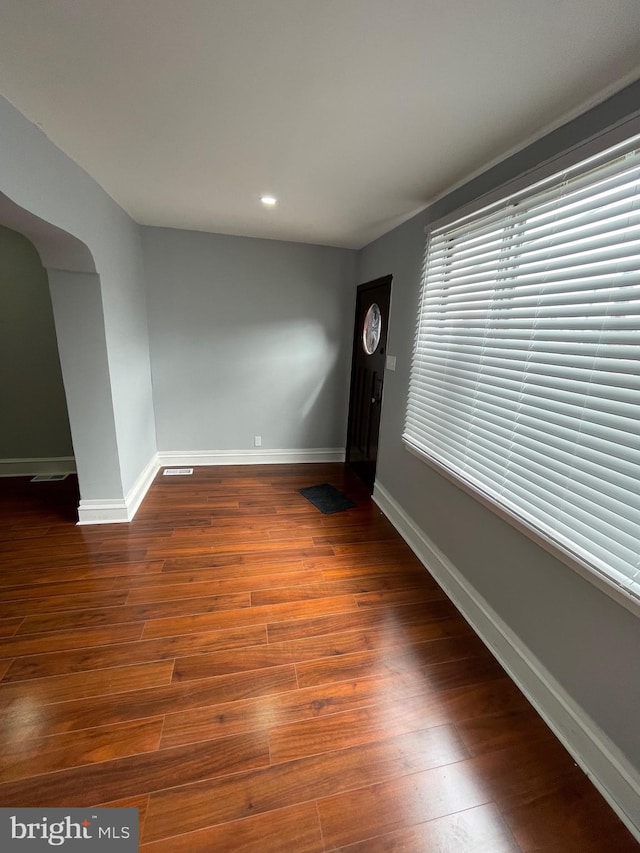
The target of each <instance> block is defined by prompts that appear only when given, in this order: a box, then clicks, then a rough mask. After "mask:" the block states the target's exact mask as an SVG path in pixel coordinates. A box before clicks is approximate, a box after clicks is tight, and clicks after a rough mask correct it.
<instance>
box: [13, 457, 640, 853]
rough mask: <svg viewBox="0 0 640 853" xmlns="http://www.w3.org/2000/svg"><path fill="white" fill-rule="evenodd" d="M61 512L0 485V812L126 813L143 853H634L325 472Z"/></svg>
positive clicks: (545, 734)
mask: <svg viewBox="0 0 640 853" xmlns="http://www.w3.org/2000/svg"><path fill="white" fill-rule="evenodd" d="M322 482H331V483H333V484H334V485H336V486H337V487H338V488H340V489H342V490H343V491H345V492H346V493H347V494H348V495H349V496H350V497H351V498H353V499H354V500H355V501H356V502H357V507H356V508H355V509H351V510H348V511H346V512H341V513H337V514H334V515H322V514H320V513H319V512H318V511H317V510H316V509H315V508H314V507H313V506H312V505H311V504H309V503H308V502H307V501H306V500H305V499H304V498H303V497H302V496H301V495H299V494H298V491H297V490H298V489H299V488H301V487H303V486H308V485H313V484H316V483H322ZM76 505H77V484H76V482H75V480H74V478H68V479H67V480H65V481H63V482H61V483H41V484H35V483H30V482H28V481H27V480H23V479H19V480H2V481H0V561H1V565H2V569H1V571H0V611H1V612H0V676H1V683H0V731H1V736H2V757H1V759H0V805H1V806H65V807H71V806H98V805H105V804H107V805H129V806H136V807H138V808H139V810H140V826H141V843H142V850H143V851H146V853H183V852H184V853H214V851H225V853H227V851H231V853H234V851H242V853H276V851H278V853H280V851H282V853H316V852H317V851H342V853H383V851H384V853H391V851H394V853H399V851H405V853H420V851H451V853H461V851H468V853H481V852H482V851H486V853H502V851H544V853H572V851H576V853H589V851H603V853H604V851H606V853H624V852H625V851H632V850H633V851H636V850H638V849H639V847H640V846H639V845H638V844H636V842H635V841H634V840H633V839H632V837H631V836H630V834H629V833H628V832H627V830H626V829H625V828H624V826H623V825H622V824H621V822H620V821H619V820H618V819H617V817H616V816H615V814H614V813H613V811H612V810H611V809H610V808H609V806H608V805H607V804H606V803H605V802H604V800H603V799H602V798H601V797H600V795H599V794H598V793H597V791H596V790H595V788H594V787H593V786H592V785H591V783H590V782H589V781H588V780H587V778H586V777H585V775H584V774H583V773H582V771H581V770H580V769H579V768H578V767H577V766H576V765H575V763H574V762H573V760H572V759H571V757H570V756H569V755H568V754H567V753H566V751H565V750H564V749H563V747H562V746H561V745H560V744H559V743H558V741H557V740H556V738H555V737H554V736H553V735H552V734H551V733H550V731H549V730H548V729H547V727H546V726H545V725H544V723H543V722H542V721H541V720H540V718H539V717H538V716H537V714H536V713H535V712H534V711H533V709H532V708H531V706H530V705H529V704H528V702H527V701H526V700H525V699H524V697H523V696H522V694H521V693H520V692H519V690H518V689H517V688H516V687H515V685H514V684H513V683H512V681H511V680H510V679H509V678H508V677H507V676H506V675H505V673H504V671H503V670H502V669H501V667H500V666H499V665H498V664H497V663H496V662H495V660H494V659H493V658H492V656H491V655H490V654H489V652H488V651H487V650H486V649H485V647H484V646H483V644H482V642H481V641H480V640H479V639H478V638H477V637H476V636H475V635H474V634H473V632H472V631H471V630H470V628H469V626H468V625H467V623H466V622H465V621H464V620H463V619H462V618H461V617H460V615H459V614H458V613H457V611H456V609H455V608H454V607H453V605H452V604H451V603H450V602H449V601H448V600H447V598H446V597H445V596H444V594H443V593H442V592H441V590H440V589H439V587H438V586H437V585H436V583H435V582H434V581H433V580H432V578H431V577H430V576H429V574H428V573H427V572H426V570H425V569H424V568H423V567H422V565H421V564H420V563H419V562H418V560H417V559H416V558H415V557H414V556H413V554H412V553H411V551H410V550H409V548H408V547H407V546H406V545H405V544H404V543H403V541H402V540H401V539H400V538H399V536H398V535H397V534H396V532H395V531H394V530H393V528H392V527H391V525H390V524H389V523H388V522H387V521H386V519H385V518H384V517H383V516H382V514H381V513H380V512H379V510H378V509H377V508H376V507H375V505H374V504H373V503H372V502H371V500H370V499H369V497H368V495H367V492H366V490H365V489H364V488H363V487H362V486H360V485H359V484H358V482H357V481H356V480H353V479H352V478H350V476H349V475H348V473H346V472H345V471H344V468H343V466H342V465H304V466H303V465H289V466H288V465H281V466H251V467H247V466H244V467H217V468H196V469H195V470H194V474H193V476H191V477H163V476H158V478H157V480H156V482H155V483H154V485H153V486H152V488H151V490H150V492H149V494H148V496H147V498H146V500H145V501H144V504H143V506H142V507H141V508H140V510H139V512H138V514H137V516H136V518H135V520H134V521H133V522H132V523H131V524H129V525H102V526H94V527H77V526H75V525H74V518H75V507H76Z"/></svg>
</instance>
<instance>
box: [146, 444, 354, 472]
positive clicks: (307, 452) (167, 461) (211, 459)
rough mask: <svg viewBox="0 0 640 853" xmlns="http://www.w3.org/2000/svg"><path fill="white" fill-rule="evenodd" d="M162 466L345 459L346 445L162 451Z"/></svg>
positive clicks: (283, 462) (160, 457) (262, 463)
mask: <svg viewBox="0 0 640 853" xmlns="http://www.w3.org/2000/svg"><path fill="white" fill-rule="evenodd" d="M158 460H159V463H160V466H161V467H163V468H164V467H169V466H171V465H178V466H180V467H183V466H197V465H277V464H293V463H298V462H344V448H343V447H317V448H311V449H302V450H265V449H264V448H262V447H257V448H249V449H247V450H163V451H160V452H159V453H158Z"/></svg>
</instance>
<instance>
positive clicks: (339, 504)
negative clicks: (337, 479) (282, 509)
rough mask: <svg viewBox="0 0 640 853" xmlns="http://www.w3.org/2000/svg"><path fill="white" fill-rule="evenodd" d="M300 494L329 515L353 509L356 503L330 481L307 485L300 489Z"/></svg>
mask: <svg viewBox="0 0 640 853" xmlns="http://www.w3.org/2000/svg"><path fill="white" fill-rule="evenodd" d="M299 492H300V494H301V495H302V496H303V497H305V498H306V499H307V500H308V501H310V502H311V503H312V504H313V505H314V506H315V507H316V508H317V509H319V510H320V512H323V513H324V514H325V515H328V514H329V513H331V512H342V511H343V510H345V509H352V508H353V507H354V506H356V504H354V502H353V501H352V500H350V499H349V498H348V497H347V496H346V495H343V494H342V492H341V491H339V489H336V487H335V486H332V485H331V484H330V483H322V484H321V485H319V486H307V487H306V488H305V489H299Z"/></svg>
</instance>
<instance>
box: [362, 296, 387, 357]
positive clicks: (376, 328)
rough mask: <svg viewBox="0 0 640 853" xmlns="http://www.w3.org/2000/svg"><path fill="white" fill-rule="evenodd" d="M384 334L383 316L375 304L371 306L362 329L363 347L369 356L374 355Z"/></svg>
mask: <svg viewBox="0 0 640 853" xmlns="http://www.w3.org/2000/svg"><path fill="white" fill-rule="evenodd" d="M381 332H382V314H381V313H380V308H379V307H378V305H376V303H375V302H373V303H372V304H371V305H370V306H369V310H368V311H367V313H366V315H365V318H364V325H363V327H362V346H363V347H364V351H365V352H366V354H367V355H373V353H374V352H375V351H376V349H377V348H378V344H379V343H380V334H381Z"/></svg>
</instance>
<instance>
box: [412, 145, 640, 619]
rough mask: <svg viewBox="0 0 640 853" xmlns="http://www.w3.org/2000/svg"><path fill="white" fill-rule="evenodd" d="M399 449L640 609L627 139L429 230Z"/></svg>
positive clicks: (635, 267) (636, 286)
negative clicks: (427, 464)
mask: <svg viewBox="0 0 640 853" xmlns="http://www.w3.org/2000/svg"><path fill="white" fill-rule="evenodd" d="M556 168H557V167H556ZM403 439H404V441H405V443H406V444H407V446H408V447H409V449H411V450H412V451H413V452H414V453H416V454H417V455H418V456H420V457H422V458H424V459H425V460H426V461H428V462H430V463H431V464H433V465H435V466H436V467H437V468H438V469H439V470H441V471H443V472H444V473H445V474H446V475H448V476H449V477H451V478H453V479H454V480H455V481H457V482H461V483H462V484H463V485H464V486H465V487H466V488H467V489H470V490H471V491H473V492H474V493H475V494H477V495H479V496H480V497H481V499H483V500H484V501H485V502H487V503H489V505H491V506H492V507H494V508H495V509H497V510H498V511H499V512H500V513H501V514H502V515H504V516H506V517H507V518H508V519H509V520H512V521H513V520H515V521H516V523H518V525H519V526H520V527H524V528H525V529H526V530H527V531H528V532H529V533H530V535H533V537H534V538H536V539H538V541H542V542H543V543H544V544H545V545H546V546H547V547H549V545H550V546H551V548H552V550H555V552H556V553H558V554H559V555H560V556H562V557H563V558H564V559H565V560H566V559H567V558H568V559H569V561H570V562H572V563H577V564H578V565H579V566H581V567H586V568H587V569H588V571H589V572H590V573H591V574H592V575H593V574H594V573H595V574H597V575H598V576H599V577H600V578H601V579H603V578H604V579H605V582H606V584H608V585H614V586H616V587H617V588H618V591H622V592H623V593H624V596H625V597H626V598H627V599H629V598H630V599H633V600H636V601H637V602H638V603H640V136H637V137H634V138H632V139H628V140H626V141H624V142H622V143H618V144H617V145H615V146H614V147H612V148H609V149H607V150H606V151H604V152H601V153H599V154H597V155H595V156H591V157H589V158H588V159H586V160H583V161H582V162H579V163H576V164H574V165H572V166H570V167H569V168H566V169H564V170H563V171H562V172H560V173H557V172H556V173H555V174H552V175H550V176H548V177H546V178H544V179H542V180H539V181H538V182H536V183H535V184H533V185H530V186H528V187H526V188H525V189H521V190H519V191H517V192H514V193H512V194H511V195H510V196H509V197H507V198H503V199H501V200H499V201H496V202H495V203H492V204H490V205H486V206H484V207H483V208H482V209H480V210H476V211H474V212H472V213H470V214H468V215H466V216H464V217H463V218H459V219H457V220H456V221H453V222H450V223H447V224H442V225H439V226H436V227H434V228H433V229H432V230H431V232H430V234H429V236H428V241H427V251H426V256H425V267H424V276H423V284H422V296H421V304H420V309H419V321H418V330H417V335H416V341H415V346H414V355H413V361H412V367H411V379H410V387H409V399H408V405H407V414H406V423H405V432H404V435H403Z"/></svg>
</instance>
